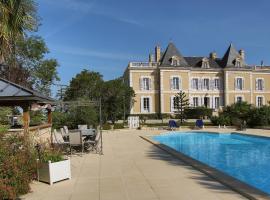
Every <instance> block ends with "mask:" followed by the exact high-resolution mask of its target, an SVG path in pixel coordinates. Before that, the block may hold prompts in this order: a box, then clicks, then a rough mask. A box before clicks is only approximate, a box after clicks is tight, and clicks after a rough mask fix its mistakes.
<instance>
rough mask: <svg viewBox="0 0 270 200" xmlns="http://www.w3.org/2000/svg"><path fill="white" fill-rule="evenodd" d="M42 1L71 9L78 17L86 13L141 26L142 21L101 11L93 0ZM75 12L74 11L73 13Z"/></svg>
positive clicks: (95, 0)
mask: <svg viewBox="0 0 270 200" xmlns="http://www.w3.org/2000/svg"><path fill="white" fill-rule="evenodd" d="M40 1H42V2H44V3H47V4H49V5H51V6H57V7H60V8H64V9H68V10H72V11H73V12H76V13H77V14H78V16H81V17H80V18H83V17H82V16H84V15H86V14H93V15H97V16H102V17H106V18H108V19H112V20H115V21H118V22H122V23H126V24H131V25H137V26H142V23H140V22H139V21H137V20H134V19H129V18H127V17H123V16H119V15H118V14H115V13H107V12H102V11H101V10H100V9H98V8H97V7H96V5H97V3H98V1H97V0H93V1H83V0H61V1H59V0H58V1H56V0H40ZM73 14H75V13H73Z"/></svg>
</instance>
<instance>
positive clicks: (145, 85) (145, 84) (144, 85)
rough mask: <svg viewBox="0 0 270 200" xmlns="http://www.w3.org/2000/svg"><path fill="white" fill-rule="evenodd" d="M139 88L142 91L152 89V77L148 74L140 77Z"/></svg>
mask: <svg viewBox="0 0 270 200" xmlns="http://www.w3.org/2000/svg"><path fill="white" fill-rule="evenodd" d="M147 80H148V81H147ZM140 89H141V90H142V91H150V90H151V89H152V79H151V77H150V76H141V77H140Z"/></svg>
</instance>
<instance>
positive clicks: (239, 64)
mask: <svg viewBox="0 0 270 200" xmlns="http://www.w3.org/2000/svg"><path fill="white" fill-rule="evenodd" d="M235 67H242V62H241V59H240V58H236V59H235Z"/></svg>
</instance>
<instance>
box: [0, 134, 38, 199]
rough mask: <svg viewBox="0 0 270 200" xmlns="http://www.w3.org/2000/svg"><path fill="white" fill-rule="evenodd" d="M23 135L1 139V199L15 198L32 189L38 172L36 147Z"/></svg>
mask: <svg viewBox="0 0 270 200" xmlns="http://www.w3.org/2000/svg"><path fill="white" fill-rule="evenodd" d="M23 141H24V140H23V138H22V137H18V136H13V137H10V138H5V140H4V139H3V138H1V140H0V199H15V198H16V197H18V195H20V194H25V193H27V192H29V190H30V186H29V184H30V182H31V180H32V179H33V177H34V174H35V172H36V160H35V154H34V149H33V148H31V147H30V146H28V145H24V142H23Z"/></svg>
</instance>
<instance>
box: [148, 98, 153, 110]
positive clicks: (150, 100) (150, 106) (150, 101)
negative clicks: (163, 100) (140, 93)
mask: <svg viewBox="0 0 270 200" xmlns="http://www.w3.org/2000/svg"><path fill="white" fill-rule="evenodd" d="M149 112H150V113H152V112H153V110H152V97H149Z"/></svg>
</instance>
